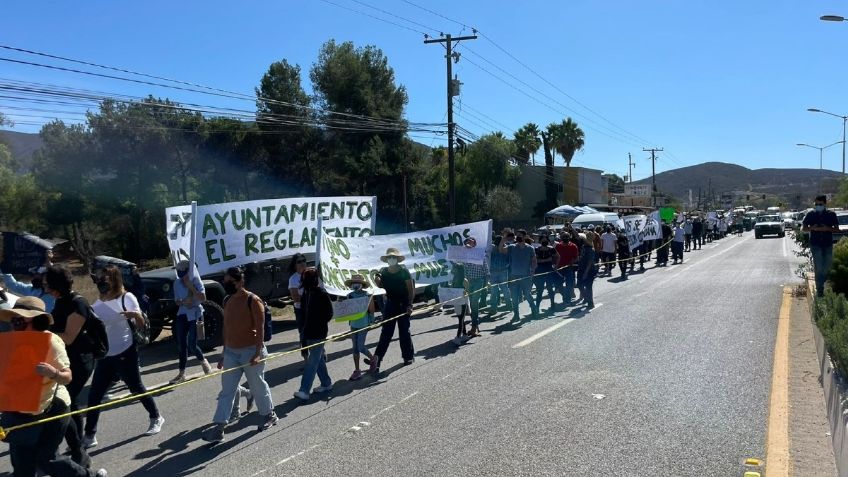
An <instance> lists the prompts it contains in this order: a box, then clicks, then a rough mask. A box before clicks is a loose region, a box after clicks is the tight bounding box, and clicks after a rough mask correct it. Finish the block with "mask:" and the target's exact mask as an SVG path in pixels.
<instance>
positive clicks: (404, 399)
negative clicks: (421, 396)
mask: <svg viewBox="0 0 848 477" xmlns="http://www.w3.org/2000/svg"><path fill="white" fill-rule="evenodd" d="M416 394H418V391H415V392H414V393H412V394H410V395H409V396H407V397H405V398H403V399H401V400H400V401H398V404H400V403H402V402H404V401H406V400H407V399H409V398H411V397H413V396H415V395H416Z"/></svg>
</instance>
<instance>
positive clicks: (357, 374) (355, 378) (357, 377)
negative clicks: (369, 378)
mask: <svg viewBox="0 0 848 477" xmlns="http://www.w3.org/2000/svg"><path fill="white" fill-rule="evenodd" d="M361 378H362V371H360V370H358V369H357V370H355V371H354V372H353V374H351V375H350V378H348V381H358V380H360V379H361Z"/></svg>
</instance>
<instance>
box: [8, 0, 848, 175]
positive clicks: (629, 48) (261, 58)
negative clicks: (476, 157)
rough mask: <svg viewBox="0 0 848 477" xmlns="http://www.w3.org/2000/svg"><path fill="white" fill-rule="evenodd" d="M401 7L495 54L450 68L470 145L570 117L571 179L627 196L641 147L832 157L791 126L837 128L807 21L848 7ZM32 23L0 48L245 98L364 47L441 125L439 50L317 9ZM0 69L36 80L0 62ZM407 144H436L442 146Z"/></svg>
mask: <svg viewBox="0 0 848 477" xmlns="http://www.w3.org/2000/svg"><path fill="white" fill-rule="evenodd" d="M361 1H362V2H363V3H365V4H368V5H372V6H375V7H378V8H381V9H383V10H386V11H389V12H391V13H393V14H395V15H397V16H400V17H404V18H407V19H410V20H413V21H415V22H417V23H420V24H422V25H424V26H426V27H427V29H425V28H424V27H422V26H419V25H413V24H410V23H406V22H404V21H403V20H400V19H398V18H395V17H391V16H388V15H386V14H384V13H381V12H378V11H376V10H374V9H371V8H369V7H368V6H366V5H363V4H359V3H356V2H355V0H332V2H333V3H337V4H339V5H343V6H346V7H348V8H350V9H354V10H359V11H361V12H367V13H369V14H373V15H375V16H378V17H382V18H384V19H387V20H390V21H393V22H396V23H401V24H404V25H406V26H408V27H410V28H412V29H414V30H421V31H427V32H428V33H430V34H431V35H433V34H436V33H435V32H433V31H430V30H428V29H429V28H433V29H435V30H437V31H444V32H445V33H452V34H459V33H462V34H468V33H470V31H469V30H468V29H467V28H466V29H464V28H463V27H462V26H460V25H458V24H456V23H452V22H451V21H448V20H446V19H444V18H441V17H438V16H435V15H432V14H430V13H427V12H425V11H423V10H421V9H419V8H416V7H415V6H413V5H410V4H407V3H405V2H403V1H401V0H393V1H387V0H361ZM413 1H414V2H415V3H418V4H420V5H425V6H426V7H427V8H429V9H431V10H433V11H435V12H438V13H440V14H443V15H445V16H447V17H450V18H451V19H454V20H457V21H459V22H461V23H464V24H467V25H469V26H473V27H476V28H477V29H479V30H480V31H481V32H483V34H485V35H486V37H488V38H489V39H491V40H494V43H493V42H490V41H488V40H486V39H484V38H481V39H478V40H476V41H473V42H468V43H467V45H466V46H463V47H462V48H460V50H459V51H460V52H462V53H463V56H462V58H461V59H460V62H459V63H458V64H457V65H455V67H454V72H455V73H457V74H458V75H459V78H460V80H461V81H462V82H463V83H464V84H463V87H462V95H461V97H460V98H457V103H458V104H460V103H461V104H462V108H461V109H459V111H460V113H459V114H458V115H457V117H456V121H457V122H458V123H459V124H460V125H462V126H463V127H465V128H467V129H469V130H471V131H472V132H474V133H476V134H483V133H485V132H488V131H490V130H493V129H495V128H496V127H497V128H499V129H501V130H503V131H504V132H505V133H507V134H508V135H511V133H512V130H514V129H517V128H518V127H520V126H521V125H522V124H524V123H526V122H528V121H533V122H535V123H537V124H540V125H543V126H544V125H546V124H548V123H550V122H552V121H560V120H562V119H563V118H564V117H565V116H566V115H571V116H572V117H573V118H574V119H575V120H576V121H577V122H578V123H579V124H580V125H581V126H582V127H583V129H584V130H585V132H586V147H585V150H584V151H582V152H580V153H578V155H577V156H576V157H575V161H574V164H575V165H583V166H587V167H596V168H600V169H603V170H605V171H607V172H614V173H617V174H622V175H623V174H625V173H626V172H627V154H628V152H630V153H633V158H634V162H636V164H637V166H636V169H635V171H634V176H635V178H636V179H639V178H642V177H645V176H647V175H649V174H650V161H649V160H647V159H646V158H647V157H649V155H648V154H647V153H644V152H642V150H641V149H642V147H651V146H659V147H664V148H665V149H666V151H667V152H665V153H661V154H660V156H659V157H660V160H659V161H658V162H657V169H658V171H662V170H666V169H673V168H676V167H680V166H682V165H690V164H698V163H701V162H705V161H724V162H732V163H737V164H741V165H744V166H746V167H750V168H760V167H810V168H815V167H818V152H817V151H815V150H812V149H807V148H800V147H797V146H796V145H795V144H796V143H799V142H802V143H810V144H816V145H827V144H830V143H832V142H834V141H838V140H840V139H841V134H842V125H841V121H840V120H839V119H837V118H832V117H829V116H825V115H822V114H815V113H809V112H806V109H807V108H809V107H816V108H820V109H823V110H827V111H832V112H835V113H839V114H848V95H846V86H848V83H846V81H845V78H846V76H848V75H846V73H848V65H846V62H845V47H846V45H848V22H845V23H841V24H840V23H831V22H822V21H820V20H819V19H818V18H819V16H821V15H823V14H840V15H845V16H848V1H846V0H808V1H797V0H775V1H768V2H766V1H761V0H745V1H727V0H725V1H706V0H654V1H652V0H647V1H640V2H634V1H623V0H616V1H605V2H600V1H596V0H569V1H562V2H553V1H534V0H529V1H524V2H512V1H510V2H507V1H499V0H497V1H495V0H490V1H482V0H479V1H478V0H475V1H463V2H457V1H445V0H430V1H428V0H413ZM45 5H46V4H41V3H40V2H14V3H13V4H10V3H7V4H5V5H4V15H3V17H4V21H3V27H2V29H0V44H3V45H9V46H15V47H20V48H27V49H31V50H36V51H41V52H46V53H52V54H56V55H62V56H67V57H71V58H77V59H83V60H88V61H92V62H96V63H101V64H106V65H112V66H119V67H123V68H128V69H132V70H136V71H141V72H146V73H151V74H156V75H161V76H166V77H169V78H175V79H180V80H185V81H192V82H197V83H202V84H206V85H210V86H215V87H219V88H223V89H227V90H234V91H240V92H245V93H251V92H252V90H253V88H254V87H255V86H256V85H257V84H258V81H259V79H260V77H261V76H262V74H263V73H264V71H265V70H266V69H267V67H268V65H269V64H270V63H271V62H273V61H276V60H279V59H282V58H286V59H288V61H289V62H292V63H297V64H299V65H301V67H302V68H303V73H304V78H303V81H304V85H305V86H306V87H307V89H308V85H309V80H308V70H309V67H310V66H311V64H312V63H313V62H314V61H315V58H316V56H317V52H318V50H319V48H320V46H321V44H322V43H323V42H324V41H326V40H328V39H330V38H334V39H336V40H338V41H346V40H350V41H353V42H354V43H355V44H357V45H366V44H373V45H376V46H378V47H379V48H381V49H382V50H383V51H384V53H385V54H386V55H387V56H388V58H389V62H390V65H391V66H392V67H393V68H394V69H395V73H396V75H397V79H398V81H399V82H400V83H401V84H403V85H405V86H406V87H407V89H408V93H409V98H410V101H409V105H408V107H407V117H408V118H409V119H410V120H413V121H419V122H442V121H444V115H445V84H444V83H445V70H444V68H445V66H444V58H443V50H442V48H441V47H440V46H438V45H425V44H424V43H423V38H422V35H421V33H419V32H414V31H410V30H407V29H404V28H400V27H397V26H394V25H391V24H388V23H386V22H383V21H379V20H375V19H373V18H370V17H368V16H365V15H362V14H359V13H356V12H353V11H349V10H346V9H343V8H340V7H338V6H335V5H331V4H328V3H325V2H323V1H319V0H312V1H306V0H291V1H276V2H273V1H264V2H260V1H246V2H231V1H230V2H223V1H217V0H216V1H204V2H200V1H186V2H165V1H147V2H133V3H128V2H108V1H91V2H51V3H50V4H49V6H45ZM496 45H499V46H501V47H503V48H504V49H505V50H507V51H508V52H509V53H510V54H512V55H513V56H515V57H518V58H520V59H521V61H522V62H523V63H525V64H526V65H528V66H530V67H531V68H532V70H533V71H535V72H536V73H538V74H539V75H540V76H541V77H543V78H544V80H543V79H540V78H539V77H538V76H536V74H534V73H533V72H531V71H529V70H527V69H525V68H524V67H523V66H522V65H520V64H518V63H517V62H515V61H514V60H513V59H512V58H510V57H509V56H507V55H506V54H504V53H503V52H502V51H501V50H500V49H498V47H497V46H496ZM0 57H3V58H15V59H23V60H29V61H36V62H45V60H44V59H43V58H42V59H39V58H33V57H31V56H27V55H22V54H19V53H13V52H9V51H4V50H0ZM481 58H485V60H483V59H481ZM486 60H488V62H491V63H488V62H487V61H486ZM472 62H473V63H476V64H477V65H480V66H483V67H485V68H486V69H488V70H489V71H491V72H492V73H495V74H496V75H497V76H499V77H500V78H501V79H498V78H495V77H493V76H491V75H489V74H487V73H486V72H484V71H483V70H481V69H480V68H478V67H477V66H475V65H474V64H472ZM50 63H51V64H59V63H57V62H54V61H50ZM492 64H494V65H497V66H492ZM498 67H499V68H502V69H503V70H507V71H509V72H510V73H511V74H512V75H514V76H515V77H517V78H518V79H519V80H520V81H522V82H524V83H526V85H525V84H521V83H519V81H517V80H515V79H513V78H510V77H508V76H507V75H506V74H504V73H503V72H502V71H500V70H498V69H497V68H498ZM0 78H7V79H14V80H27V81H33V82H41V83H51V84H58V85H64V86H72V87H78V88H87V89H95V90H99V91H107V92H111V93H121V94H130V95H146V94H154V95H156V96H160V97H165V96H168V97H171V98H173V99H175V100H177V101H183V102H197V103H201V104H208V105H216V106H228V107H237V108H245V109H251V108H252V107H253V105H252V103H251V102H250V101H237V100H230V99H226V98H217V97H211V96H201V95H196V94H193V93H185V92H180V91H176V90H170V89H164V88H155V87H150V86H142V85H134V84H131V83H126V82H120V81H113V80H106V79H98V78H90V77H85V76H80V75H77V74H72V73H61V72H55V71H48V70H44V69H38V68H33V67H28V66H23V65H13V64H10V63H7V62H0ZM502 80H504V81H507V82H509V83H511V84H512V86H509V85H506V84H504V82H503V81H502ZM545 80H546V81H547V82H550V83H552V84H553V85H555V86H556V89H555V88H554V87H552V86H550V85H549V84H548V83H547V82H546V81H545ZM527 85H529V86H527ZM521 91H524V92H525V93H526V94H525V93H522V92H521ZM563 92H564V93H567V94H568V95H569V96H570V97H571V98H569V97H568V96H566V95H565V94H563ZM528 95H529V96H528ZM534 98H535V99H534ZM572 98H574V99H576V100H578V101H579V103H577V102H575V101H574V100H573V99H572ZM9 105H12V103H10V102H7V101H4V100H2V99H0V111H4V112H6V113H7V114H10V113H15V112H16V113H24V114H42V113H34V112H31V111H30V112H22V111H19V110H18V111H11V110H9V109H7V108H5V107H8V106H9ZM584 106H585V107H588V108H589V109H586V108H585V107H584ZM590 110H591V111H590ZM479 113H483V114H482V115H481V114H479ZM47 115H48V116H49V115H50V113H47ZM481 118H482V119H481ZM12 119H14V120H16V121H17V122H18V125H17V126H16V127H15V128H14V130H19V131H27V132H29V131H36V130H37V129H38V126H36V125H31V124H26V123H28V122H44V121H47V119H46V118H32V117H20V116H19V117H12ZM487 123H489V124H487ZM611 123H612V124H614V125H612V124H611ZM504 126H506V127H504ZM634 136H635V137H634ZM418 140H420V141H421V142H424V143H425V144H440V143H442V144H443V143H444V140H443V139H440V138H435V139H425V138H418ZM538 156H541V154H539V155H538ZM539 159H541V157H539ZM824 165H825V168H828V169H833V170H840V169H841V167H842V165H841V149H840V147H839V146H835V147H833V148H831V149H829V150H827V151H825V159H824Z"/></svg>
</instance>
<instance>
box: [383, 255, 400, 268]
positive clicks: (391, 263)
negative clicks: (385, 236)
mask: <svg viewBox="0 0 848 477" xmlns="http://www.w3.org/2000/svg"><path fill="white" fill-rule="evenodd" d="M386 263H388V264H389V266H390V267H394V266H395V265H397V264H398V259H396V258H392V257H389V258H387V259H386Z"/></svg>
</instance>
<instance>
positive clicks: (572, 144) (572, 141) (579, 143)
mask: <svg viewBox="0 0 848 477" xmlns="http://www.w3.org/2000/svg"><path fill="white" fill-rule="evenodd" d="M554 126H555V127H554V131H555V134H554V146H553V147H554V150H555V151H556V152H557V154H559V155H560V156H562V159H563V161H565V167H571V160H572V159H574V154H575V153H576V152H577V151H579V150H580V149H583V146H584V145H585V142H584V139H585V137H584V134H583V130H582V129H580V127H579V126H578V125H577V123H576V122H574V121H573V120H572V119H571V118H566V119H565V120H564V121H563V122H562V123H560V124H558V125H554ZM548 128H549V129H550V126H548Z"/></svg>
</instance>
